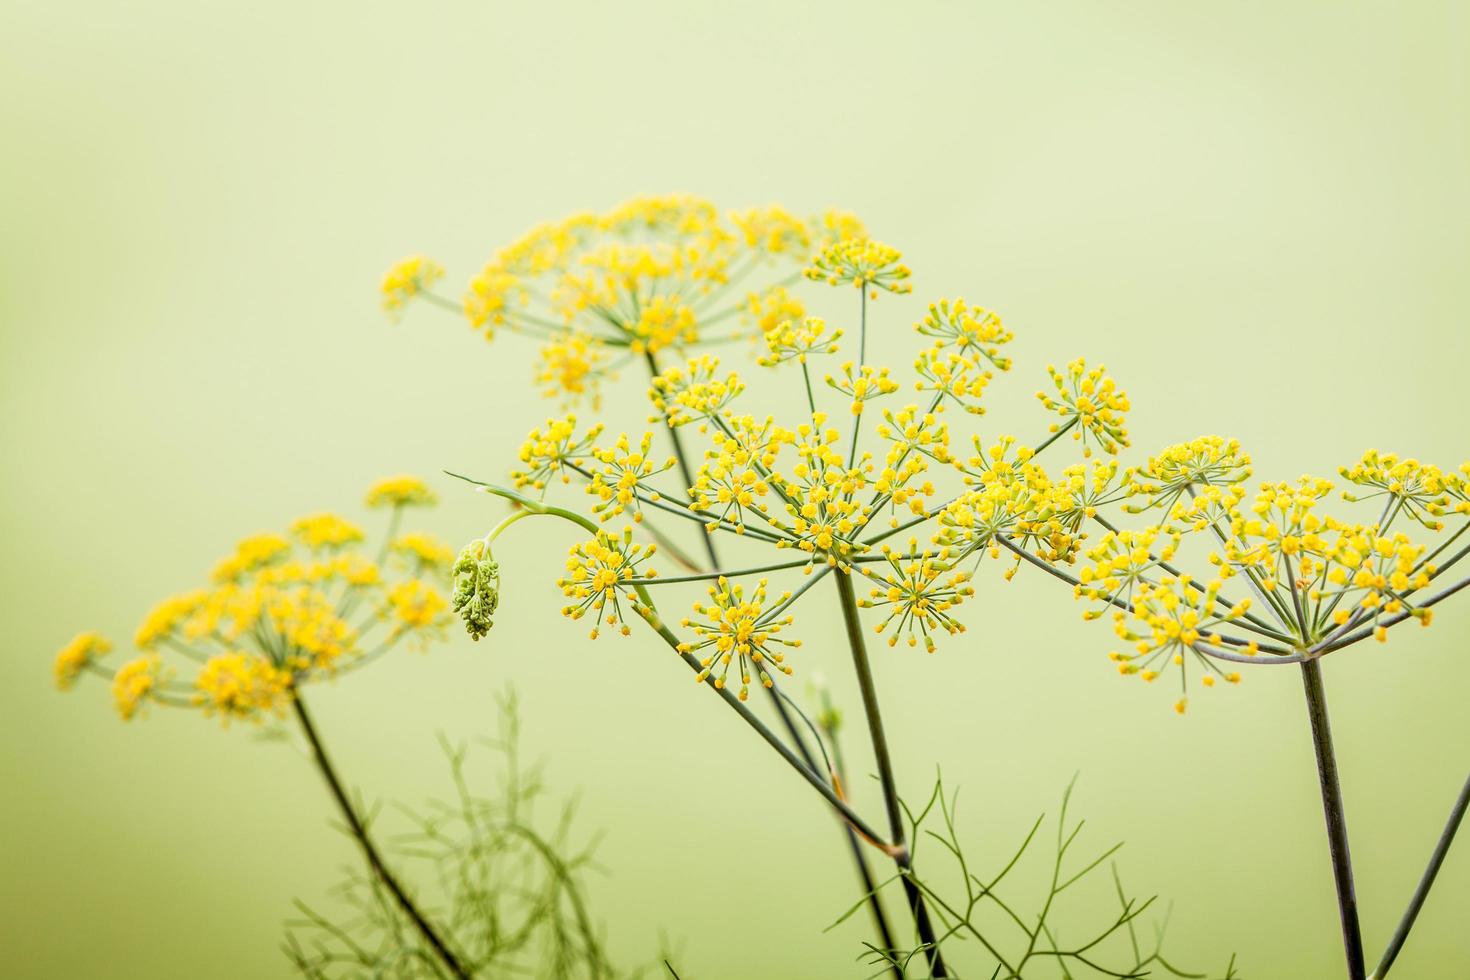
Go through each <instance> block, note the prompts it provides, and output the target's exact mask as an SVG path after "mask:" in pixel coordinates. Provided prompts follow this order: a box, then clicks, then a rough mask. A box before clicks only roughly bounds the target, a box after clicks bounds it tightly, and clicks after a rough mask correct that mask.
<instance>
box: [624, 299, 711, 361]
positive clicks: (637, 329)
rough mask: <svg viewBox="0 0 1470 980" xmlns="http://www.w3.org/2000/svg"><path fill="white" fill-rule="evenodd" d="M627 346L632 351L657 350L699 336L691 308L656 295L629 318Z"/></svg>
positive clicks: (685, 304) (684, 342)
mask: <svg viewBox="0 0 1470 980" xmlns="http://www.w3.org/2000/svg"><path fill="white" fill-rule="evenodd" d="M631 332H632V335H633V339H632V341H631V342H630V343H629V345H628V346H629V348H630V349H631V350H632V351H633V353H635V354H642V353H644V352H645V351H646V352H648V353H650V354H657V353H658V352H659V351H661V350H663V349H664V348H665V347H673V346H687V345H689V344H692V343H694V342H695V341H696V340H698V339H699V332H698V330H697V328H696V326H695V322H694V310H693V309H692V308H691V307H690V306H689V305H688V304H687V303H683V302H681V301H679V300H678V299H674V298H671V297H667V296H656V297H654V299H653V300H652V301H651V302H650V303H649V304H648V305H647V306H645V307H644V308H643V309H642V310H641V311H640V312H639V314H638V319H637V320H636V321H634V322H633V325H632V328H631Z"/></svg>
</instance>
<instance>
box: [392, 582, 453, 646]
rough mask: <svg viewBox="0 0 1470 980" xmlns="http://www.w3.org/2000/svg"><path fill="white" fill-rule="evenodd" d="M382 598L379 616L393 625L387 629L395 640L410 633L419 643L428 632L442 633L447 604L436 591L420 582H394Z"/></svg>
mask: <svg viewBox="0 0 1470 980" xmlns="http://www.w3.org/2000/svg"><path fill="white" fill-rule="evenodd" d="M385 599H386V602H385V603H384V606H383V609H382V611H381V613H380V615H382V616H384V617H385V618H386V619H388V621H389V622H390V623H391V624H392V625H391V627H390V630H391V633H392V636H393V637H394V638H395V639H396V638H397V637H399V636H402V635H404V634H406V633H411V634H414V635H415V636H417V637H419V638H420V640H421V641H422V639H423V638H424V637H425V636H426V634H427V631H430V630H433V631H435V632H436V633H442V632H443V627H444V624H445V610H446V609H447V608H449V604H448V603H447V602H445V601H444V596H442V595H440V594H439V590H438V589H435V588H434V587H433V586H431V585H429V584H428V583H427V582H425V581H423V580H422V579H417V578H410V579H404V580H403V581H402V582H396V583H394V584H393V585H392V586H390V587H389V589H388V592H387V594H386V596H385Z"/></svg>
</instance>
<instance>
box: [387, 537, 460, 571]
mask: <svg viewBox="0 0 1470 980" xmlns="http://www.w3.org/2000/svg"><path fill="white" fill-rule="evenodd" d="M392 548H393V550H394V551H395V552H397V553H398V554H400V555H402V556H403V557H404V558H406V559H408V561H409V563H410V564H411V565H413V566H414V570H415V571H417V572H425V571H428V570H430V569H441V570H442V569H447V568H448V567H449V563H450V562H452V561H454V552H453V551H452V550H451V549H450V547H449V545H447V544H445V543H444V542H443V541H441V540H439V539H438V538H436V537H434V536H433V535H432V534H425V533H423V532H422V531H410V532H409V533H407V534H402V535H399V536H398V538H397V539H396V540H394V542H393V545H392Z"/></svg>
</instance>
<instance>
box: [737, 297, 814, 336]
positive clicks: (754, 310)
mask: <svg viewBox="0 0 1470 980" xmlns="http://www.w3.org/2000/svg"><path fill="white" fill-rule="evenodd" d="M745 313H746V315H747V316H748V317H749V318H750V320H751V321H752V322H753V323H754V324H755V328H756V330H757V331H758V337H764V336H767V335H768V334H770V333H771V331H773V330H775V329H776V328H778V327H780V326H781V325H782V324H784V323H786V322H787V321H796V320H800V319H802V318H803V317H805V316H806V304H805V303H803V302H802V301H801V300H800V299H799V298H798V297H797V296H796V295H794V294H793V293H792V292H791V291H790V290H789V289H787V288H786V287H785V286H772V287H771V288H770V289H768V290H766V291H765V292H763V293H751V294H750V295H748V296H747V297H746V299H745Z"/></svg>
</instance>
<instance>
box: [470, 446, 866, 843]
mask: <svg viewBox="0 0 1470 980" xmlns="http://www.w3.org/2000/svg"><path fill="white" fill-rule="evenodd" d="M444 473H445V475H446V476H452V477H454V478H455V479H457V480H464V481H465V482H466V483H469V484H472V485H474V486H476V487H479V488H480V490H481V491H482V492H484V493H488V494H492V495H494V496H497V497H501V498H503V499H505V500H509V501H511V502H512V503H514V504H518V505H519V506H521V507H523V508H525V509H526V510H527V511H529V512H530V513H532V514H538V515H545V516H547V517H559V518H561V519H562V520H564V521H570V522H571V523H573V524H575V525H577V526H578V527H580V528H582V529H583V530H585V531H590V532H591V533H593V534H596V533H598V532H599V531H600V530H601V528H599V527H598V526H597V525H596V524H595V523H593V522H592V521H590V520H588V519H587V518H586V517H583V516H582V515H581V514H578V513H576V512H575V511H570V510H566V509H565V508H562V507H553V506H551V505H550V504H546V503H543V502H542V501H539V500H533V499H532V498H530V497H527V496H526V495H524V494H520V493H517V492H516V491H514V490H511V489H508V488H506V487H501V486H496V485H495V484H493V483H482V482H481V481H479V480H475V479H471V478H470V477H467V476H462V475H461V474H458V473H453V472H451V471H449V470H445V471H444ZM633 591H634V592H635V593H636V594H637V596H638V602H636V603H634V609H635V610H636V611H637V613H638V615H640V616H642V617H643V619H644V621H645V622H647V623H648V625H649V626H650V627H652V628H653V631H654V632H655V633H657V634H658V635H659V637H660V638H662V639H663V641H664V642H665V643H667V644H668V645H669V647H670V648H671V649H673V650H674V652H676V653H678V654H679V657H680V659H681V660H683V661H684V663H685V664H687V665H688V666H689V668H690V669H691V670H693V671H694V672H695V673H699V672H701V671H703V670H704V665H703V664H701V663H700V662H699V658H698V657H696V656H694V655H693V654H692V653H688V652H686V651H684V650H681V649H679V638H678V637H676V636H675V635H674V634H673V632H672V631H670V630H669V628H668V626H667V625H665V624H664V621H663V620H662V619H661V618H660V617H659V615H658V607H657V606H656V605H655V604H654V601H653V597H652V596H650V595H649V594H648V590H647V589H645V588H644V586H643V583H642V582H634V584H633ZM705 683H706V684H708V685H709V686H710V687H711V688H712V689H713V690H714V691H715V693H717V694H719V696H720V698H721V700H723V701H724V702H725V703H726V704H728V705H729V706H730V707H731V708H732V709H733V710H734V711H735V713H736V714H738V715H739V716H740V718H741V720H742V721H744V722H745V723H746V724H747V725H749V726H750V727H751V728H753V729H755V731H756V734H758V735H760V737H761V738H763V739H764V740H765V741H766V742H767V744H769V745H770V746H771V748H773V749H775V750H776V752H777V754H778V755H780V756H781V758H783V759H785V760H786V762H787V764H789V765H790V766H791V767H792V768H793V769H795V770H796V771H797V772H798V773H800V774H801V776H802V778H803V779H805V780H806V781H807V782H809V783H811V784H812V786H814V787H815V788H816V790H817V792H818V793H820V794H821V795H822V797H823V798H824V799H826V800H827V802H828V803H830V804H832V807H833V808H834V809H835V810H836V811H837V812H838V813H839V814H841V815H842V817H843V818H844V819H845V820H847V822H848V823H850V824H851V825H852V826H853V828H854V829H855V830H857V831H858V833H859V834H861V835H862V836H864V837H866V838H867V839H868V840H870V841H871V842H872V843H873V844H874V846H876V847H878V848H879V849H880V850H883V851H890V850H891V849H892V845H890V844H888V843H886V842H885V841H884V840H883V838H882V837H881V836H879V834H878V833H877V831H875V830H873V829H872V827H870V826H869V825H868V823H867V821H865V820H864V819H863V818H862V817H861V816H859V815H858V814H857V812H856V811H854V810H853V809H852V807H850V806H848V804H847V801H846V800H844V799H843V798H842V797H841V796H840V795H839V794H838V793H837V791H836V790H834V789H833V788H832V787H831V786H830V785H828V783H827V781H826V780H825V779H824V778H823V777H822V776H821V775H820V774H818V773H816V772H813V771H812V770H811V769H809V768H808V767H807V766H806V765H804V764H803V763H802V761H801V759H800V757H799V756H797V755H796V753H795V752H793V751H792V750H791V748H790V746H788V745H787V744H786V743H785V742H783V741H781V739H780V738H779V737H777V735H776V733H775V732H773V731H771V730H770V729H769V728H767V727H766V725H765V723H764V722H762V721H761V720H760V719H759V718H757V717H756V716H755V714H754V713H753V712H751V710H750V709H749V708H747V707H746V706H745V703H744V702H743V701H741V700H740V699H739V698H738V697H736V696H735V695H734V694H733V693H731V691H730V690H729V689H728V688H724V687H717V686H716V685H715V678H714V675H710V676H709V677H706V678H705Z"/></svg>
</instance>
